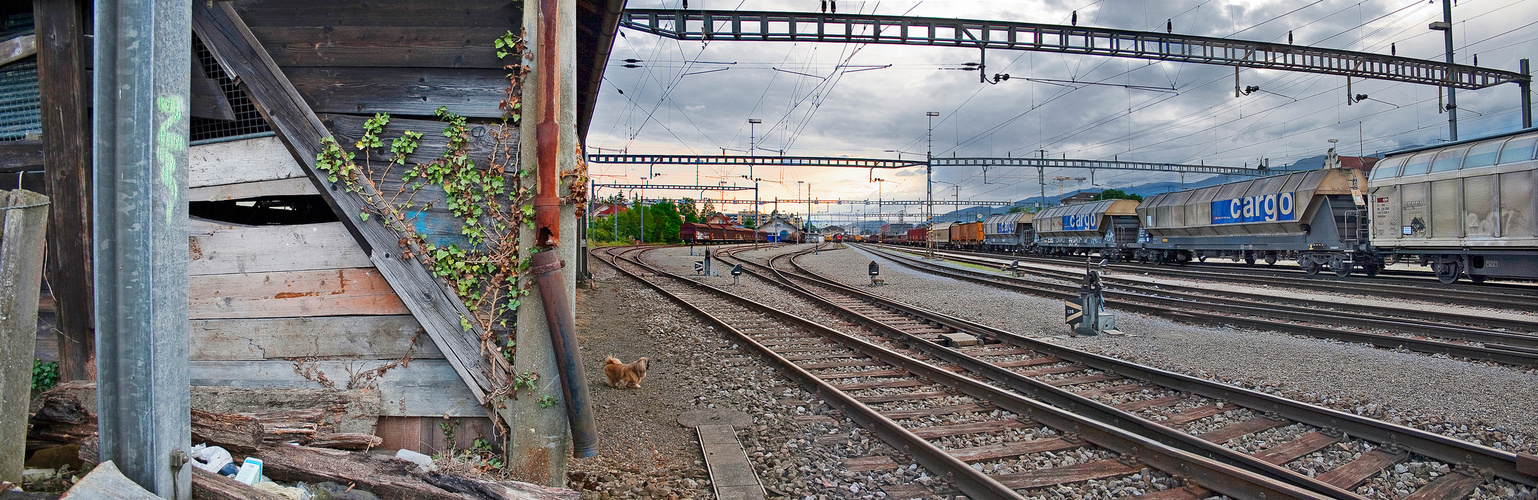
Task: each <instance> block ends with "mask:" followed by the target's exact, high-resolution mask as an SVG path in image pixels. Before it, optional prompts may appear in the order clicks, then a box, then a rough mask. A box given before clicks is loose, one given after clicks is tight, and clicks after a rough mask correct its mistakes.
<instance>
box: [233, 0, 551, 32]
mask: <svg viewBox="0 0 1538 500" xmlns="http://www.w3.org/2000/svg"><path fill="white" fill-rule="evenodd" d="M236 3H237V4H239V5H238V9H237V10H239V11H240V15H241V17H242V18H245V19H247V22H249V23H250V24H251V26H253V27H255V26H295V25H296V21H297V22H298V23H299V24H298V25H303V26H312V27H314V28H315V29H316V30H320V29H324V28H325V27H336V26H435V27H441V28H465V27H489V28H498V29H502V30H507V29H508V28H509V27H511V26H522V25H523V9H522V8H521V5H522V3H521V2H465V3H457V4H454V5H453V7H452V8H449V7H447V6H445V5H442V4H437V3H414V4H403V5H398V6H391V7H390V8H387V9H386V8H366V5H367V4H362V3H360V2H316V1H312V0H241V1H240V2H236Z"/></svg>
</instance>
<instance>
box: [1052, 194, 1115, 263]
mask: <svg viewBox="0 0 1538 500" xmlns="http://www.w3.org/2000/svg"><path fill="white" fill-rule="evenodd" d="M1137 203H1138V202H1136V201H1133V200H1101V201H1092V202H1089V203H1080V204H1077V205H1064V206H1060V207H1052V208H1048V209H1046V210H1042V211H1040V212H1037V213H1036V217H1035V219H1034V220H1033V223H1034V225H1035V229H1036V247H1035V252H1036V253H1037V254H1040V255H1077V254H1089V253H1099V254H1100V255H1101V256H1104V257H1107V258H1121V259H1125V258H1130V257H1131V256H1132V250H1131V248H1132V246H1133V244H1135V243H1136V242H1137V236H1138V219H1137V211H1136V210H1137Z"/></svg>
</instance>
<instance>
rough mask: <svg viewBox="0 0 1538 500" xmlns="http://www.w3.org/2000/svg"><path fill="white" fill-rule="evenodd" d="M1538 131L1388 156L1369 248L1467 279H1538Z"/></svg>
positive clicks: (1447, 278) (1381, 167)
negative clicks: (1537, 148) (1536, 157)
mask: <svg viewBox="0 0 1538 500" xmlns="http://www.w3.org/2000/svg"><path fill="white" fill-rule="evenodd" d="M1535 146H1538V129H1527V130H1521V131H1517V132H1513V133H1509V134H1502V135H1498V136H1493V137H1486V138H1480V139H1473V140H1467V141H1461V142H1455V143H1451V144H1439V145H1436V146H1432V147H1427V148H1417V149H1409V150H1404V151H1398V152H1395V153H1391V154H1389V155H1388V156H1387V157H1385V158H1384V160H1383V161H1382V162H1379V164H1378V167H1377V168H1375V169H1374V170H1373V174H1372V180H1370V181H1369V197H1370V198H1371V206H1372V233H1371V236H1370V240H1371V246H1372V247H1373V249H1374V250H1375V251H1377V252H1380V253H1382V254H1384V255H1387V256H1389V257H1390V258H1391V259H1394V260H1403V259H1413V260H1418V261H1419V262H1420V263H1421V264H1422V265H1429V266H1431V270H1432V272H1433V273H1435V274H1436V276H1437V278H1438V279H1440V280H1441V281H1442V282H1444V283H1452V282H1454V281H1457V280H1458V279H1459V278H1460V277H1462V276H1468V277H1469V279H1470V280H1473V281H1475V282H1480V281H1484V280H1485V278H1487V277H1512V278H1538V193H1535V191H1538V161H1535V160H1534V150H1535Z"/></svg>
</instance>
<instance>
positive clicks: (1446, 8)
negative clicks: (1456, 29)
mask: <svg viewBox="0 0 1538 500" xmlns="http://www.w3.org/2000/svg"><path fill="white" fill-rule="evenodd" d="M1442 23H1443V26H1442V28H1443V30H1442V35H1443V37H1444V38H1445V40H1447V65H1448V66H1452V65H1453V2H1452V0H1442ZM1457 92H1458V91H1457V90H1456V89H1454V88H1453V87H1451V86H1449V87H1447V137H1448V140H1451V141H1456V140H1458V95H1457Z"/></svg>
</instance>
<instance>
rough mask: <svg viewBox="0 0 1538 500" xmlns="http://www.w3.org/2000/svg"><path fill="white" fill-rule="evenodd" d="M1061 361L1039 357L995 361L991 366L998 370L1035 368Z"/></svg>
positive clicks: (1050, 357)
mask: <svg viewBox="0 0 1538 500" xmlns="http://www.w3.org/2000/svg"><path fill="white" fill-rule="evenodd" d="M1062 361H1063V360H1061V359H1058V358H1055V357H1052V356H1043V357H1040V358H1028V359H1016V360H1011V361H996V362H993V366H997V367H999V368H1020V367H1022V366H1036V365H1048V364H1052V363H1061V362H1062ZM1080 369H1081V370H1082V369H1083V368H1080Z"/></svg>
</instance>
